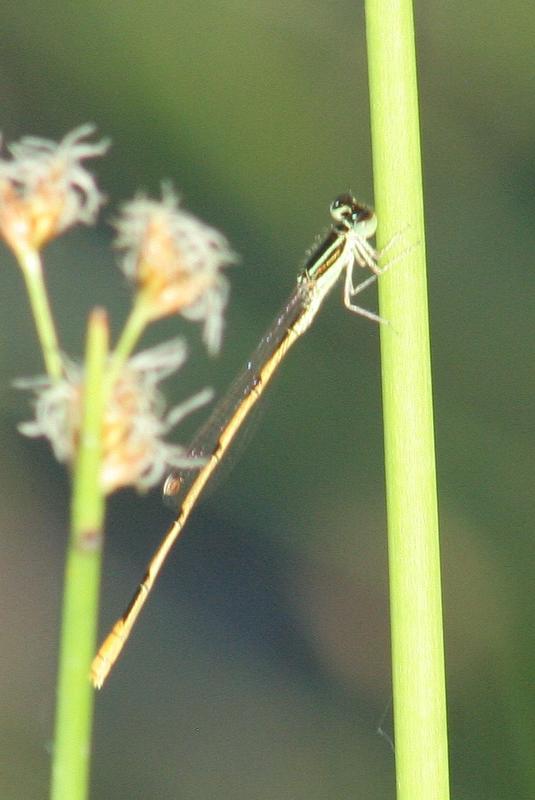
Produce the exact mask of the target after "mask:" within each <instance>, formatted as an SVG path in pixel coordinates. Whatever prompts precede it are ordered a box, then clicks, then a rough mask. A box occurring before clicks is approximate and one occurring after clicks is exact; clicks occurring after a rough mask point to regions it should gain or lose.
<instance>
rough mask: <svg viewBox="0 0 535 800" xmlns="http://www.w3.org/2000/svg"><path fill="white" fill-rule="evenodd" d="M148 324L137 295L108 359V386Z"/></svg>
mask: <svg viewBox="0 0 535 800" xmlns="http://www.w3.org/2000/svg"><path fill="white" fill-rule="evenodd" d="M148 322H149V316H148V314H147V304H146V303H144V302H143V301H141V300H139V295H137V299H136V301H135V303H134V305H133V307H132V310H131V312H130V315H129V317H128V319H127V321H126V325H125V326H124V328H123V331H122V333H121V336H120V337H119V341H118V342H117V345H116V347H115V349H114V351H113V353H112V355H111V357H110V364H109V368H108V370H107V374H106V380H107V382H108V386H110V387H111V386H112V385H113V383H114V382H115V379H116V378H117V376H118V375H119V373H120V372H121V370H122V368H123V366H124V364H125V362H126V361H127V359H128V358H129V356H130V354H131V353H132V351H133V349H134V347H135V346H136V344H137V343H138V341H139V339H140V337H141V335H142V333H143V331H144V330H145V328H146V326H147V323H148Z"/></svg>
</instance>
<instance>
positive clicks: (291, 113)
mask: <svg viewBox="0 0 535 800" xmlns="http://www.w3.org/2000/svg"><path fill="white" fill-rule="evenodd" d="M0 26H1V31H2V49H1V52H0V101H1V106H0V107H1V112H0V121H1V122H0V126H1V129H2V131H3V135H4V139H5V141H10V140H12V139H16V138H19V137H20V136H21V135H24V134H34V135H41V136H48V137H51V138H61V137H62V136H63V135H64V134H65V133H66V132H67V131H69V130H71V129H72V128H73V127H75V126H77V125H78V124H80V123H82V122H86V121H91V122H94V123H96V124H97V126H98V129H99V132H100V133H101V134H102V135H109V136H111V138H112V140H113V148H112V150H111V152H110V154H109V156H108V157H107V158H106V159H104V160H101V161H99V162H94V168H95V171H96V172H97V173H98V176H99V182H100V185H101V187H102V188H103V190H104V191H105V192H106V194H107V196H108V198H109V204H108V206H107V208H106V209H105V212H104V214H103V215H102V225H101V226H100V227H99V228H98V229H95V230H87V229H77V230H75V231H72V232H70V233H69V234H68V235H66V236H65V237H64V238H62V239H61V240H60V241H58V242H55V243H54V244H52V245H51V246H49V248H48V249H47V251H46V263H47V269H48V283H49V287H50V292H51V296H52V302H53V306H54V308H55V311H56V314H57V320H58V325H59V329H60V334H61V340H62V343H63V346H64V348H65V350H66V351H67V352H68V353H69V354H71V355H77V354H79V353H80V351H81V348H82V342H83V329H84V325H85V319H86V317H87V313H88V310H89V308H90V307H91V306H92V305H93V304H95V303H101V304H105V305H106V306H107V307H108V309H109V310H110V314H111V316H112V319H113V326H114V331H115V333H117V331H118V330H119V329H120V326H121V324H122V321H123V320H124V319H125V317H126V314H127V310H128V304H129V289H128V287H127V286H126V285H125V281H124V279H123V277H122V275H121V274H120V273H119V271H118V270H117V268H116V266H115V261H116V258H115V255H114V254H113V253H112V252H111V250H110V241H111V236H112V232H111V229H110V227H109V224H107V223H106V218H107V219H108V220H109V219H110V218H112V217H113V214H114V209H115V208H116V206H117V204H118V203H120V202H121V201H123V200H125V199H128V198H129V197H131V196H132V194H133V193H134V192H135V191H136V190H137V189H138V188H142V189H145V190H147V191H149V192H151V193H153V194H155V193H157V192H158V190H159V184H160V180H161V179H162V178H170V179H172V180H173V181H174V183H175V185H176V186H177V187H178V188H179V189H180V191H181V192H182V194H183V196H184V198H185V201H186V205H187V207H188V208H189V209H191V210H192V211H193V212H194V213H196V214H198V215H199V216H201V217H202V218H203V219H205V220H207V221H208V222H209V223H210V224H212V225H215V226H217V227H219V228H221V229H222V230H223V231H224V232H225V233H226V234H227V236H228V238H229V239H230V241H231V242H232V245H233V247H234V248H235V249H236V250H237V251H238V252H239V253H240V255H241V263H240V264H239V266H236V267H235V268H233V269H232V270H231V275H230V277H231V279H232V298H231V303H230V307H229V311H228V315H227V324H226V334H225V344H224V351H223V353H222V355H221V356H220V357H219V358H218V359H217V360H214V359H212V360H210V359H208V358H207V357H206V355H205V353H204V351H203V349H202V347H201V346H200V344H199V338H200V337H199V330H198V326H195V325H192V324H188V323H183V322H181V321H180V320H173V321H172V322H171V323H166V324H165V325H160V326H158V327H157V328H154V329H153V330H151V333H150V335H148V336H147V337H146V338H145V340H144V343H145V344H150V343H153V342H156V341H160V340H161V339H162V338H164V337H167V336H171V335H174V334H176V332H177V331H178V330H180V331H182V332H183V333H184V335H186V336H187V337H188V340H189V342H190V348H191V358H190V361H189V362H188V366H187V368H186V369H184V370H183V371H182V373H181V375H180V377H179V378H177V379H176V380H175V381H170V382H169V384H168V388H169V397H170V402H172V401H178V400H180V399H181V398H184V397H186V396H188V395H189V394H191V393H192V392H193V391H195V390H197V389H198V388H200V387H202V386H204V385H207V384H210V385H213V386H214V387H215V388H216V389H217V391H218V392H222V391H224V388H225V386H226V385H228V383H229V382H230V380H231V378H232V377H233V376H234V374H235V373H236V372H237V371H238V370H239V369H240V367H241V365H242V363H243V362H244V360H245V358H246V357H247V355H248V353H249V351H250V350H251V349H252V348H253V347H254V345H255V344H256V342H257V340H258V339H259V337H260V335H261V334H262V333H263V331H264V329H265V327H266V326H267V325H268V324H269V322H270V321H271V319H272V318H273V316H274V314H275V313H276V311H277V309H278V307H279V306H280V305H281V304H282V303H283V302H284V300H285V298H286V296H287V295H288V293H289V292H290V291H291V289H292V287H293V285H294V280H295V274H296V271H297V269H298V267H299V265H300V263H301V262H302V260H303V257H304V253H305V251H306V250H307V248H309V247H310V245H311V244H312V243H313V241H314V237H315V236H316V235H317V234H318V233H321V232H322V231H323V230H324V229H325V227H326V225H327V224H328V205H329V203H330V201H331V199H332V198H333V197H334V196H335V195H336V194H338V193H340V192H341V191H345V190H347V189H352V190H353V191H354V192H355V193H356V194H357V195H358V196H359V197H360V198H362V199H363V200H367V201H370V202H373V196H372V178H371V173H370V163H371V155H370V140H369V119H368V97H367V76H366V58H365V38H364V17H363V8H362V4H361V3H352V2H349V1H348V0H333V1H332V2H329V3H322V2H317V1H316V0H308V2H295V3H290V4H288V3H282V2H278V0H275V2H268V0H258V1H257V2H243V0H242V2H223V3H216V2H205V3H197V2H170V1H169V0H152V2H146V1H145V0H141V1H138V2H125V0H122V1H121V0H115V2H114V3H104V2H101V3H99V2H75V3H64V2H58V1H57V0H48V2H46V3H38V2H35V1H34V2H25V0H19V2H17V3H4V4H3V8H2V11H1V13H0ZM416 27H417V44H418V54H419V80H420V93H421V127H422V142H423V158H424V176H425V201H426V219H427V231H428V258H429V290H430V312H431V324H432V344H433V367H434V380H435V390H436V401H435V403H436V438H437V454H438V473H439V481H440V484H439V485H440V508H441V519H442V551H443V561H444V613H445V631H446V650H447V675H448V706H449V727H450V739H451V779H452V796H453V797H454V798H465V799H468V800H479V799H480V798H481V800H483V798H484V799H485V800H493V799H494V798H496V800H507V799H508V798H515V800H518V799H519V798H526V799H529V798H531V799H532V798H533V797H535V774H534V758H533V742H534V740H535V721H534V710H533V709H534V700H535V697H534V694H535V693H534V688H533V687H534V684H535V681H534V665H535V658H534V640H535V636H534V627H533V591H532V587H533V561H534V559H533V556H534V549H533V524H532V520H533V517H534V511H535V492H534V488H533V463H534V451H535V448H534V445H535V435H534V434H535V431H534V415H533V395H534V390H535V369H534V364H533V353H534V348H533V339H534V337H533V333H534V330H535V307H534V304H533V296H534V295H533V290H534V288H535V272H534V270H533V262H534V253H535V226H534V225H533V216H534V211H535V194H534V191H533V186H534V177H535V159H534V142H535V48H534V41H535V15H534V14H533V9H532V8H530V4H529V3H525V2H519V1H518V0H512V2H510V3H508V4H507V6H505V5H504V4H503V3H498V2H490V3H489V2H482V1H481V0H473V2H470V3H465V2H460V0H456V2H453V3H441V2H438V0H434V2H427V3H418V4H417V8H416ZM407 223H410V220H407ZM0 259H1V264H2V270H1V276H0V280H1V292H2V296H3V298H4V303H3V310H2V345H1V347H0V359H1V362H2V364H1V366H2V375H3V376H4V379H3V381H2V386H3V388H2V389H1V390H0V391H1V405H0V424H1V437H2V455H1V460H0V471H1V476H0V477H1V482H0V485H1V487H2V491H1V495H2V504H1V507H0V525H1V530H2V536H1V541H0V547H1V553H0V558H1V564H2V580H1V589H0V607H1V609H2V612H1V613H2V640H3V641H2V655H1V661H2V669H1V671H0V681H1V684H0V698H1V699H0V704H1V717H0V727H1V732H2V745H1V748H0V759H1V764H0V795H1V796H2V797H5V798H10V800H23V799H24V800H41V799H42V798H44V797H46V796H47V783H48V774H49V759H50V751H51V747H52V744H51V737H52V726H53V710H54V686H55V670H56V650H57V643H58V626H59V603H60V593H61V586H62V570H63V555H64V549H65V541H66V536H67V521H68V511H67V503H68V482H67V479H66V476H65V473H64V471H63V469H61V468H60V467H58V466H57V465H56V464H55V463H54V462H53V460H52V457H51V454H50V451H49V448H48V446H47V444H46V443H44V442H41V441H35V440H28V439H24V438H22V437H21V436H20V435H19V434H18V433H17V432H16V425H17V423H18V422H20V421H22V420H25V419H28V418H29V416H30V410H29V402H28V397H27V396H25V395H23V394H22V393H20V392H17V391H16V390H14V389H13V388H12V386H11V382H12V380H13V379H14V378H16V377H18V376H21V375H33V374H36V373H40V372H42V364H41V359H40V355H39V353H38V351H37V348H36V342H35V336H34V331H33V326H32V321H31V318H30V315H29V312H28V308H27V303H26V298H25V296H24V292H23V287H22V279H21V276H20V274H19V272H18V270H17V268H16V266H15V264H14V261H13V258H12V257H11V255H10V253H8V251H7V250H6V249H5V248H3V249H2V252H1V255H0ZM398 268H399V269H402V268H403V267H402V265H400V266H399V267H398ZM365 302H366V303H367V305H368V307H370V308H375V307H376V298H375V296H374V293H373V292H371V293H370V294H368V295H367V297H366V301H365ZM378 356H379V353H378V331H377V328H376V327H375V326H374V325H372V324H370V323H368V322H367V321H366V320H364V319H360V318H355V317H353V316H352V315H350V314H348V313H347V312H346V311H345V310H344V309H343V307H342V304H341V302H340V291H339V290H337V291H335V292H334V293H333V296H332V297H331V298H330V299H329V302H328V304H327V307H326V309H325V310H324V312H323V313H322V315H321V316H320V318H319V320H318V322H317V324H316V325H315V326H314V329H313V330H311V331H310V332H309V333H308V334H307V336H306V337H305V339H304V340H303V341H302V342H300V343H299V344H298V345H297V346H296V348H295V350H294V351H293V352H292V353H291V355H290V356H289V358H288V360H287V363H286V364H285V365H284V368H283V369H282V370H281V374H280V377H278V379H277V381H276V382H275V385H274V386H273V387H272V388H271V389H270V391H269V397H268V398H267V403H266V404H265V410H264V413H263V414H262V415H261V420H260V424H259V425H258V428H257V430H256V431H255V432H254V435H253V436H252V437H251V441H250V442H249V445H248V447H247V449H246V450H244V452H243V453H242V454H241V456H240V459H239V461H238V460H236V464H235V466H234V468H233V470H232V472H230V474H229V475H228V476H227V478H226V480H225V481H222V482H221V483H220V484H219V485H218V486H217V487H216V488H215V489H214V491H212V493H211V494H210V495H209V497H208V498H207V499H205V501H204V502H203V504H202V507H200V508H199V509H198V511H197V513H195V515H194V517H193V518H192V520H191V524H190V525H189V528H188V530H187V533H186V535H185V536H184V538H183V539H182V540H181V542H180V543H179V546H178V547H177V548H176V551H175V552H174V554H173V556H172V557H171V559H170V563H169V564H168V565H167V567H166V569H165V572H164V575H163V577H162V579H161V581H160V582H159V584H158V586H157V589H156V591H155V592H154V595H153V597H152V599H151V601H150V602H149V604H148V606H147V609H146V611H145V612H144V614H143V616H142V618H141V620H140V622H139V624H138V626H137V628H136V630H135V633H134V635H133V637H132V640H131V642H130V643H129V645H128V647H127V649H126V652H125V654H124V657H123V658H122V660H121V662H120V664H119V666H118V667H117V669H116V671H115V673H114V674H113V675H112V677H111V680H110V682H109V685H107V686H106V688H105V689H104V690H103V691H102V693H101V694H99V696H98V697H97V705H96V721H95V745H94V762H93V773H92V774H93V778H92V797H93V798H95V799H96V798H103V799H104V798H106V799H107V798H112V797H113V798H115V800H123V799H124V800H127V799H128V800H137V798H148V797H151V798H152V797H158V798H161V800H166V799H167V798H169V800H171V799H172V800H197V798H211V797H218V798H222V797H229V798H230V797H232V798H233V799H234V800H241V798H243V799H244V800H245V798H247V800H264V799H265V800H268V799H269V800H271V799H272V798H292V800H304V799H305V798H306V800H324V799H325V798H337V800H346V798H347V800H349V798H370V799H371V798H375V800H379V799H380V798H381V799H382V798H385V799H386V798H393V797H394V794H395V784H394V756H393V752H392V748H391V744H390V742H389V737H390V736H391V735H392V721H391V695H390V655H389V641H388V599H387V575H386V545H385V514H384V491H383V467H382V440H381V403H380V385H379V358H378ZM201 417H202V414H199V415H198V416H197V417H196V418H195V419H192V420H191V421H190V422H191V426H192V427H191V428H188V429H187V430H185V429H184V430H183V431H182V432H181V434H180V436H181V440H183V441H185V440H187V438H188V436H189V433H190V432H191V430H193V427H195V425H197V424H198V423H199V422H200V420H201ZM168 519H169V515H168V514H167V512H166V511H165V509H163V507H162V504H161V500H160V497H159V494H158V492H157V491H155V492H153V493H152V494H151V495H149V496H148V497H145V498H139V497H138V496H136V495H135V494H134V493H133V492H125V493H123V494H122V495H120V496H117V497H115V498H113V499H112V500H111V502H110V506H109V514H108V526H107V528H108V538H107V543H106V553H105V561H104V577H103V596H102V613H101V619H102V623H101V625H102V627H101V630H102V632H104V630H105V629H107V628H108V626H109V625H110V624H111V623H112V621H113V620H114V619H115V618H116V616H117V615H118V614H119V613H120V612H121V611H122V609H123V606H124V604H125V602H126V601H127V600H128V599H129V597H130V594H131V592H132V591H133V589H134V587H135V585H136V583H137V581H138V579H139V577H140V576H141V574H142V572H143V569H144V566H145V562H146V560H147V558H148V556H149V554H151V552H152V550H153V548H154V547H155V545H156V543H157V542H158V540H159V537H160V535H161V533H162V532H163V530H164V529H165V527H166V525H167V522H168Z"/></svg>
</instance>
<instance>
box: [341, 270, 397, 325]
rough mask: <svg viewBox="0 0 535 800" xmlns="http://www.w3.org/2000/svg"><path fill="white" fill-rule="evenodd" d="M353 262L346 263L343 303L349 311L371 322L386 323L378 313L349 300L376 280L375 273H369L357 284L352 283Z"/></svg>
mask: <svg viewBox="0 0 535 800" xmlns="http://www.w3.org/2000/svg"><path fill="white" fill-rule="evenodd" d="M354 265H355V262H353V263H352V264H348V265H347V267H346V278H345V283H344V305H345V307H346V308H347V309H348V310H349V311H351V312H352V313H353V314H360V315H361V316H362V317H366V318H367V319H371V320H373V322H382V323H384V324H386V325H388V320H386V319H383V317H380V316H379V315H378V314H374V312H373V311H368V309H366V308H361V307H360V306H356V305H354V304H353V303H352V302H351V298H353V297H354V296H355V295H356V294H358V293H359V292H362V290H363V289H366V287H367V286H370V285H371V284H372V283H373V282H374V281H376V280H377V275H375V274H373V275H370V277H369V278H366V280H364V281H362V283H359V284H358V286H354V285H353V267H354Z"/></svg>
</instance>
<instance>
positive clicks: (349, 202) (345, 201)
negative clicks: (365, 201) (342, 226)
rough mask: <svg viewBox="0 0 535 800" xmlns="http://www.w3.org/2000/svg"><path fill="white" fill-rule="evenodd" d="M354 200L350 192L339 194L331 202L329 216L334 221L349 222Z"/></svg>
mask: <svg viewBox="0 0 535 800" xmlns="http://www.w3.org/2000/svg"><path fill="white" fill-rule="evenodd" d="M354 206H355V200H354V198H353V197H352V196H351V195H350V194H341V195H339V197H337V198H336V200H333V202H332V203H331V217H332V218H333V220H334V221H335V222H350V221H351V218H352V216H353V211H354Z"/></svg>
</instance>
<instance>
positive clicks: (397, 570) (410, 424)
mask: <svg viewBox="0 0 535 800" xmlns="http://www.w3.org/2000/svg"><path fill="white" fill-rule="evenodd" d="M366 27H367V41H368V59H369V77H370V103H371V121H372V143H373V152H374V155H373V162H374V176H375V177H374V179H375V205H376V209H377V217H378V220H379V225H380V229H379V232H378V233H379V237H380V238H379V244H380V245H381V244H383V245H384V244H385V242H387V241H388V240H389V239H390V238H391V237H392V236H394V235H395V234H399V233H400V232H402V233H403V236H402V237H401V243H400V248H398V251H399V249H401V251H402V252H403V250H406V251H407V252H406V254H405V255H402V256H401V258H400V259H399V263H397V264H396V265H394V266H393V267H392V269H391V270H390V271H389V272H388V273H387V274H386V275H385V276H384V277H383V278H382V279H381V280H380V281H379V284H380V286H379V293H380V297H379V299H380V310H381V316H383V317H385V318H386V319H387V320H388V321H389V322H390V325H385V326H382V330H381V355H382V377H383V406H384V426H385V460H386V486H387V509H388V548H389V571H390V612H391V632H392V680H393V695H394V730H395V752H396V777H397V797H398V800H447V798H448V797H449V786H448V750H447V727H446V700H445V696H446V695H445V677H444V676H445V670H444V650H443V631H442V604H441V582H440V555H439V540H438V515H437V500H436V477H435V455H434V435H433V410H432V393H431V368H430V351H429V325H428V310H427V286H426V273H425V249H424V224H423V199H422V175H421V163H420V136H419V120H418V98H417V82H416V65H415V52H414V30H413V19H412V6H411V2H410V0H366ZM388 258H389V260H390V259H391V258H392V256H391V255H389V256H388Z"/></svg>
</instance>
